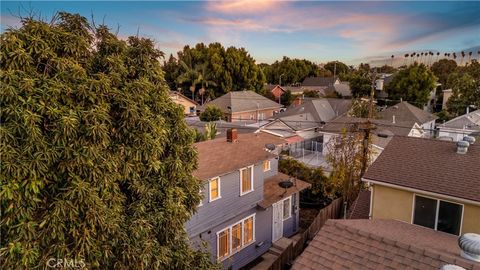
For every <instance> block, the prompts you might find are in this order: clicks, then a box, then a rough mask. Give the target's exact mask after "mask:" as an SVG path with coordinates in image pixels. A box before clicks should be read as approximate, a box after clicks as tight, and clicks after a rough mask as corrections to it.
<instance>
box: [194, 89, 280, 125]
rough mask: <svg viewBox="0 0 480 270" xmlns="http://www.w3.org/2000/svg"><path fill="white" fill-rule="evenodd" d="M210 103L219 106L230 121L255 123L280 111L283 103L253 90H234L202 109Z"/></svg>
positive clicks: (202, 108)
mask: <svg viewBox="0 0 480 270" xmlns="http://www.w3.org/2000/svg"><path fill="white" fill-rule="evenodd" d="M209 105H215V106H217V107H219V108H220V109H221V110H222V111H223V113H224V115H225V118H226V119H227V121H228V122H245V123H253V122H258V121H263V120H266V119H268V118H270V117H272V116H273V115H274V114H275V113H277V112H279V110H280V108H281V107H282V105H281V104H278V103H277V102H274V101H272V100H270V99H268V98H266V97H264V96H261V95H259V94H257V93H255V92H253V91H232V92H228V93H226V94H225V95H223V96H221V97H219V98H216V99H214V100H212V101H210V102H208V103H206V104H204V105H203V106H201V109H200V110H201V111H203V110H205V108H206V107H207V106H209Z"/></svg>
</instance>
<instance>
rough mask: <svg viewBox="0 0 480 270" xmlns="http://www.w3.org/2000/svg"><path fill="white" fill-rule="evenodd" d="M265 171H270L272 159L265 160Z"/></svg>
mask: <svg viewBox="0 0 480 270" xmlns="http://www.w3.org/2000/svg"><path fill="white" fill-rule="evenodd" d="M263 171H264V172H266V171H270V160H268V159H267V160H264V161H263Z"/></svg>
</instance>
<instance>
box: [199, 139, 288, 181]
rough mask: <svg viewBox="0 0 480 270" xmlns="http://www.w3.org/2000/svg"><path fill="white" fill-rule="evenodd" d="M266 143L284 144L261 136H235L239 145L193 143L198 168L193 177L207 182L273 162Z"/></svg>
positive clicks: (281, 141) (222, 142) (221, 140)
mask: <svg viewBox="0 0 480 270" xmlns="http://www.w3.org/2000/svg"><path fill="white" fill-rule="evenodd" d="M267 143H272V144H275V145H281V144H283V143H285V140H283V139H281V138H279V137H277V136H274V135H270V134H267V133H263V132H261V133H250V134H238V141H237V142H234V143H231V142H227V140H226V139H225V138H219V139H214V140H209V141H204V142H199V143H196V144H194V146H195V148H196V149H197V151H198V168H197V170H195V171H194V172H193V174H194V176H195V177H197V178H199V179H200V180H207V179H210V178H212V177H215V176H220V175H224V174H227V173H230V172H232V171H234V170H238V169H240V168H243V167H246V166H249V165H252V164H257V163H259V162H261V161H263V160H265V159H268V158H272V157H274V155H273V154H271V153H269V152H267V151H266V150H265V144H267Z"/></svg>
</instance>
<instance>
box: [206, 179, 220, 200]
mask: <svg viewBox="0 0 480 270" xmlns="http://www.w3.org/2000/svg"><path fill="white" fill-rule="evenodd" d="M215 179H218V181H217V185H218V197H217V198H215V199H212V189H211V183H212V181H213V180H215ZM221 182H222V181H221V180H220V176H217V177H212V178H210V180H209V181H208V202H214V201H216V200H218V199H221V198H222V185H221Z"/></svg>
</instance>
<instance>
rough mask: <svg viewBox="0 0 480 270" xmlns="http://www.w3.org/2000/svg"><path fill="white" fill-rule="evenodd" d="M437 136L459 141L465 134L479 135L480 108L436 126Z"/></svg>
mask: <svg viewBox="0 0 480 270" xmlns="http://www.w3.org/2000/svg"><path fill="white" fill-rule="evenodd" d="M438 131H439V132H438V137H440V138H444V137H450V138H452V140H453V141H455V142H457V141H461V140H463V137H464V136H466V135H472V136H477V137H479V136H480V110H476V111H473V112H471V113H467V114H464V115H461V116H459V117H456V118H454V119H452V120H450V121H448V122H445V123H443V124H441V125H439V126H438Z"/></svg>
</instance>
